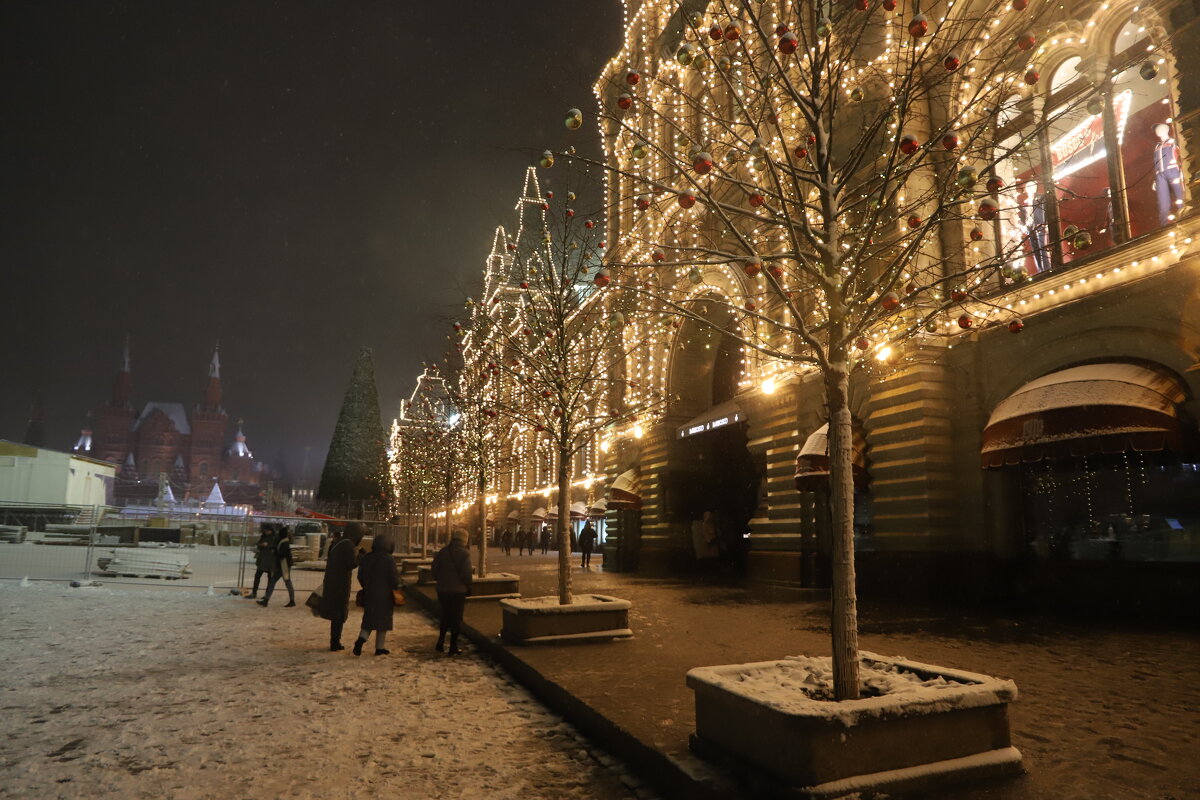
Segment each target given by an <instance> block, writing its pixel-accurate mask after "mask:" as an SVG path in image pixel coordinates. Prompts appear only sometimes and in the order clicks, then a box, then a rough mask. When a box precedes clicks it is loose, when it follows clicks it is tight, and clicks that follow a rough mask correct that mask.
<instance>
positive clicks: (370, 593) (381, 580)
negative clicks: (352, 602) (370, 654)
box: [354, 536, 400, 656]
mask: <svg viewBox="0 0 1200 800" xmlns="http://www.w3.org/2000/svg"><path fill="white" fill-rule="evenodd" d="M394 549H395V547H394V546H393V544H392V539H391V537H390V536H376V537H375V541H374V542H373V543H372V544H371V552H369V553H367V554H366V555H365V556H363V557H362V562H361V563H359V565H358V583H359V585H360V586H362V588H363V615H362V625H360V626H359V628H360V630H359V632H358V639H356V640H355V641H354V655H356V656H361V655H362V649H363V645H364V644H366V643H367V636H368V635H369V634H370V633H371V631H375V655H377V656H386V655H387V654H388V652H389V651H388V650H386V649H384V646H383V645H384V642H385V641H386V639H387V632H388V631H390V630H391V629H392V610H393V609H394V608H395V607H396V603H395V601H394V600H393V599H392V591H393V590H394V589H399V588H400V574H399V573H398V572H396V559H394V558H392V551H393V550H394Z"/></svg>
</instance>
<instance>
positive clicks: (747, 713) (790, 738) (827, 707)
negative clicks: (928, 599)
mask: <svg viewBox="0 0 1200 800" xmlns="http://www.w3.org/2000/svg"><path fill="white" fill-rule="evenodd" d="M861 656H862V664H861V665H860V670H861V672H860V682H861V689H862V695H863V696H862V697H861V698H860V699H858V700H846V701H841V702H838V701H835V700H833V699H832V694H833V692H832V685H833V674H832V667H831V664H830V659H828V658H809V657H792V658H786V659H782V660H779V661H764V662H759V663H752V664H734V665H728V666H719V667H700V668H697V669H693V670H691V671H690V672H688V674H687V684H688V686H689V687H690V688H691V689H692V690H693V691H694V692H695V696H696V734H695V735H694V736H693V737H692V747H693V749H695V750H696V751H697V752H699V753H700V754H702V755H707V756H715V757H717V758H718V759H724V758H728V759H730V760H732V761H733V762H734V763H735V764H738V765H749V766H750V767H751V768H752V769H754V770H756V771H760V772H766V773H768V774H770V775H772V776H773V777H774V778H776V779H778V780H781V781H783V782H784V783H787V784H790V785H792V786H796V787H801V789H802V794H803V795H806V796H810V797H837V796H839V794H842V793H846V792H849V791H862V790H865V789H873V790H884V789H890V790H900V789H904V790H905V791H912V790H920V789H922V788H924V787H928V786H933V785H937V784H939V783H944V782H948V781H951V780H961V779H963V778H966V777H972V776H974V777H983V776H987V777H992V776H996V775H1002V774H1009V773H1012V772H1019V771H1020V763H1021V754H1020V753H1019V752H1018V751H1017V750H1016V748H1013V747H1012V746H1011V740H1010V737H1009V729H1008V715H1007V709H1008V703H1010V702H1012V701H1013V700H1015V699H1016V696H1017V687H1016V685H1015V684H1013V682H1012V681H1007V680H1001V679H998V678H992V677H989V676H987V675H979V674H976V673H972V672H963V671H960V670H953V669H947V668H944V667H938V666H932V665H929V664H921V663H918V662H914V661H908V660H906V659H903V658H888V657H885V656H878V655H875V654H873V653H866V652H864V653H862V654H861Z"/></svg>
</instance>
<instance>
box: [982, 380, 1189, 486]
mask: <svg viewBox="0 0 1200 800" xmlns="http://www.w3.org/2000/svg"><path fill="white" fill-rule="evenodd" d="M1186 397H1187V394H1186V392H1185V390H1184V388H1183V386H1182V385H1180V383H1179V380H1178V379H1177V378H1175V377H1174V376H1173V375H1171V374H1170V373H1168V372H1166V371H1165V370H1163V369H1160V368H1156V367H1150V366H1143V365H1141V364H1125V363H1118V364H1087V365H1084V366H1081V367H1071V368H1069V369H1064V370H1059V371H1058V372H1052V373H1050V374H1049V375H1045V376H1043V377H1041V378H1038V379H1037V380H1035V381H1030V382H1029V383H1027V384H1025V385H1024V386H1022V387H1021V388H1020V389H1018V390H1017V391H1015V392H1013V393H1012V394H1011V395H1009V396H1008V397H1006V398H1005V399H1004V400H1002V401H1001V402H1000V404H999V405H997V406H996V410H995V411H993V412H992V415H991V417H990V418H989V419H988V424H987V427H985V428H984V430H983V446H982V448H981V449H980V453H981V456H982V462H983V466H984V467H985V468H995V467H1003V466H1006V465H1013V464H1020V463H1021V462H1037V461H1042V460H1044V459H1047V458H1068V457H1071V456H1084V455H1093V454H1096V453H1123V452H1126V451H1135V452H1154V451H1159V450H1178V449H1180V448H1181V445H1182V439H1183V426H1182V424H1181V423H1180V420H1179V417H1178V415H1177V411H1176V406H1177V405H1178V404H1179V403H1181V402H1183V401H1184V400H1185V399H1186Z"/></svg>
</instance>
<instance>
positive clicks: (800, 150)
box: [792, 147, 808, 161]
mask: <svg viewBox="0 0 1200 800" xmlns="http://www.w3.org/2000/svg"><path fill="white" fill-rule="evenodd" d="M792 155H794V156H796V158H797V160H800V161H803V160H804V159H806V158H808V148H807V147H797V148H796V149H795V150H793V151H792Z"/></svg>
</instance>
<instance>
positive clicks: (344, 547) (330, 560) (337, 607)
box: [317, 522, 366, 651]
mask: <svg viewBox="0 0 1200 800" xmlns="http://www.w3.org/2000/svg"><path fill="white" fill-rule="evenodd" d="M364 535H366V529H365V528H363V526H362V524H361V523H358V522H351V523H349V524H348V525H346V533H345V535H344V536H342V537H341V538H340V539H338V540H337V541H335V542H334V543H333V544H332V545H330V546H329V555H328V556H326V557H325V579H324V580H323V581H322V583H321V602H320V603H318V604H317V614H318V616H320V617H321V618H322V619H327V620H329V649H330V650H331V651H337V650H345V649H346V648H345V647H344V646H343V645H342V627H343V626H344V625H345V624H346V617H348V616H349V615H350V576H351V575H353V574H354V568H355V567H357V566H358V544H359V542H361V541H362V539H363V536H364Z"/></svg>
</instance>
